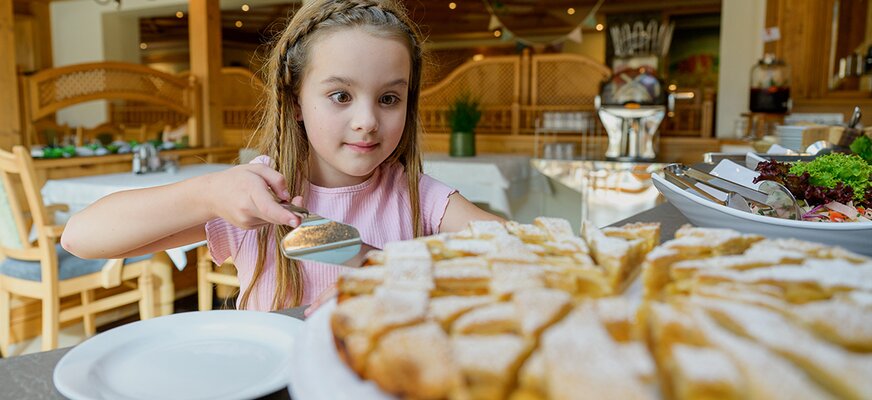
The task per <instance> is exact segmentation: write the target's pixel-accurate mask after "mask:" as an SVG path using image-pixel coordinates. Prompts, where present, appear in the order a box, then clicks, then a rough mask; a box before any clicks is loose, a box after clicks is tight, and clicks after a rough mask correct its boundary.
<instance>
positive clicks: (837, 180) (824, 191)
mask: <svg viewBox="0 0 872 400" xmlns="http://www.w3.org/2000/svg"><path fill="white" fill-rule="evenodd" d="M757 171H759V172H760V175H759V176H758V177H756V178H754V183H758V182H760V181H765V180H770V181H775V182H778V183H780V184H782V185H784V186H785V187H787V189H788V190H789V191H790V192H791V193H792V194H793V196H794V197H796V200H797V202H798V203H799V205H800V207H801V208H802V219H803V220H804V221H815V222H872V164H870V163H869V162H867V161H866V160H864V158H863V157H861V156H859V155H857V154H852V155H847V154H840V153H833V154H827V155H825V156H820V157H818V158H816V159H815V160H814V161H809V162H794V163H782V162H778V161H774V160H772V161H766V162H761V163H760V164H758V165H757Z"/></svg>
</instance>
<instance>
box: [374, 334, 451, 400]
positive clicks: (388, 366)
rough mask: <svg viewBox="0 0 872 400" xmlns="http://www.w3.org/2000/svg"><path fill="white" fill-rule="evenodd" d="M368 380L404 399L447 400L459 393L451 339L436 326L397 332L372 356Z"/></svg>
mask: <svg viewBox="0 0 872 400" xmlns="http://www.w3.org/2000/svg"><path fill="white" fill-rule="evenodd" d="M366 370H367V374H366V378H367V379H371V380H373V381H375V383H377V384H378V385H379V387H380V388H381V389H382V390H384V391H386V392H388V393H391V394H394V395H397V396H400V397H403V398H415V399H444V398H447V397H449V395H450V394H451V393H453V392H455V391H457V390H458V389H459V386H460V383H461V376H460V373H459V371H458V369H457V367H456V365H455V363H454V360H453V353H452V347H451V342H450V340H449V338H448V335H446V334H445V332H444V331H443V330H442V328H440V327H439V325H438V324H437V323H435V322H426V323H423V324H419V325H413V326H408V327H404V328H401V329H397V330H394V331H392V332H390V333H388V334H387V335H385V336H384V337H383V338H382V340H381V341H380V342H379V344H378V345H377V346H376V347H375V349H374V350H373V351H372V354H370V357H369V362H368V363H367V368H366Z"/></svg>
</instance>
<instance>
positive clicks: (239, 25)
mask: <svg viewBox="0 0 872 400" xmlns="http://www.w3.org/2000/svg"><path fill="white" fill-rule="evenodd" d="M234 25H236V27H237V28H242V21H236V23H235V24H234Z"/></svg>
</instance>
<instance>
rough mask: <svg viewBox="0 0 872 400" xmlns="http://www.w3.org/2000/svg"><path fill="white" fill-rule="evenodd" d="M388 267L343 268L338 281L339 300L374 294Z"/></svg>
mask: <svg viewBox="0 0 872 400" xmlns="http://www.w3.org/2000/svg"><path fill="white" fill-rule="evenodd" d="M385 271H386V268H385V267H382V266H373V267H364V268H343V270H342V272H341V273H340V274H339V280H338V281H337V282H336V286H337V289H338V291H339V302H342V301H344V300H345V299H347V298H348V297H350V296H359V295H363V294H372V292H373V291H374V290H375V288H376V287H377V286H379V285H381V283H382V282H383V281H384V276H385Z"/></svg>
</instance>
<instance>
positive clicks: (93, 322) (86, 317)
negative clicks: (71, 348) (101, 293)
mask: <svg viewBox="0 0 872 400" xmlns="http://www.w3.org/2000/svg"><path fill="white" fill-rule="evenodd" d="M93 302H94V291H93V290H86V291H84V292H82V309H83V312H82V322H83V323H84V325H85V337H91V336H94V335H95V334H96V333H97V314H96V313H95V312H92V311H91V310H90V309H89V308H90V304H91V303H93Z"/></svg>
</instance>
